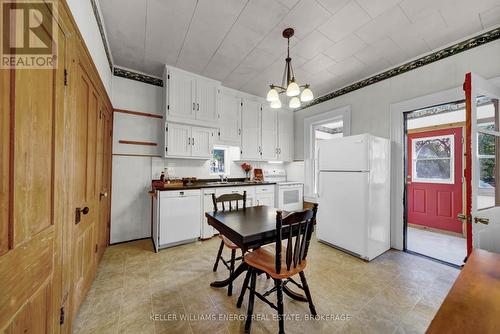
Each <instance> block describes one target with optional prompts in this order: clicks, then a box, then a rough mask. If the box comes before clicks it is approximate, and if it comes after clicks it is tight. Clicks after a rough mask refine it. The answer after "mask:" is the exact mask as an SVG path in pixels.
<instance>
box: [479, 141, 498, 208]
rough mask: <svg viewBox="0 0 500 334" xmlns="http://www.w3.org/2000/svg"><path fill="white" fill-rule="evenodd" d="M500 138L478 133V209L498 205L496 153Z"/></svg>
mask: <svg viewBox="0 0 500 334" xmlns="http://www.w3.org/2000/svg"><path fill="white" fill-rule="evenodd" d="M498 142H499V139H498V137H496V136H494V135H491V134H486V133H478V136H477V152H478V157H477V158H478V166H479V182H478V190H477V198H476V201H477V209H478V210H479V209H486V208H491V207H493V206H495V205H496V201H497V200H496V182H497V179H498V178H497V170H496V152H497V149H496V148H497V145H498Z"/></svg>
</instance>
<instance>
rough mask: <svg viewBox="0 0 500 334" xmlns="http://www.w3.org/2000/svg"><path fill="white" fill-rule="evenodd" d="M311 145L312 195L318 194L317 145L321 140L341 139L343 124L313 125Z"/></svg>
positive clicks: (338, 121) (338, 122)
mask: <svg viewBox="0 0 500 334" xmlns="http://www.w3.org/2000/svg"><path fill="white" fill-rule="evenodd" d="M312 135H313V145H314V194H317V193H318V186H319V184H318V177H319V143H320V142H321V141H323V140H328V139H333V138H339V137H343V135H344V122H343V120H337V121H334V122H331V121H330V122H325V123H320V124H315V125H313V132H312Z"/></svg>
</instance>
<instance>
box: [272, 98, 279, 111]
mask: <svg viewBox="0 0 500 334" xmlns="http://www.w3.org/2000/svg"><path fill="white" fill-rule="evenodd" d="M271 108H273V109H279V108H281V101H280V99H279V98H278V99H277V100H276V101H273V102H271Z"/></svg>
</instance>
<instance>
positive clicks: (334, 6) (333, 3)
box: [318, 0, 350, 14]
mask: <svg viewBox="0 0 500 334" xmlns="http://www.w3.org/2000/svg"><path fill="white" fill-rule="evenodd" d="M349 1H350V0H318V2H319V3H320V4H321V5H322V6H323V7H325V8H326V9H327V10H328V11H329V12H330V13H331V14H335V13H336V12H338V11H339V10H340V9H341V8H342V7H344V6H345V5H346V4H347V3H348V2H349Z"/></svg>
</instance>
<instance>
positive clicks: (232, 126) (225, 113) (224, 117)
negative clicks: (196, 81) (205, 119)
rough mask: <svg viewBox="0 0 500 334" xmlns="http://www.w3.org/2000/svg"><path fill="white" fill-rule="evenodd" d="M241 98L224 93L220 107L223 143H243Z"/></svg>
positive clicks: (221, 140) (221, 139)
mask: <svg viewBox="0 0 500 334" xmlns="http://www.w3.org/2000/svg"><path fill="white" fill-rule="evenodd" d="M240 106H241V99H239V98H236V97H233V96H229V95H222V96H221V98H220V108H219V126H220V128H219V141H220V142H221V143H222V144H228V145H231V144H232V145H237V146H239V145H240V144H241V124H240V123H241V113H240Z"/></svg>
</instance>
